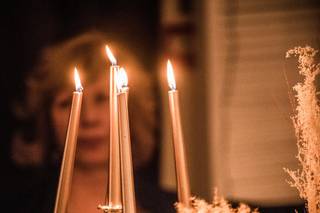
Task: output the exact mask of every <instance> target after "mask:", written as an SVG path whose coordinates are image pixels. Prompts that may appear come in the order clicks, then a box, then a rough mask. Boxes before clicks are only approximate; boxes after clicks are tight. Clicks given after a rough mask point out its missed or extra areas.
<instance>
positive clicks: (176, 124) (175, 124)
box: [168, 90, 190, 207]
mask: <svg viewBox="0 0 320 213" xmlns="http://www.w3.org/2000/svg"><path fill="white" fill-rule="evenodd" d="M168 94H169V108H170V114H171V122H172V129H173V147H174V155H175V163H176V177H177V188H178V199H179V202H181V203H182V204H184V206H186V207H189V206H190V186H189V177H188V168H187V165H186V155H185V150H184V144H183V134H182V128H181V119H180V107H179V94H178V91H176V90H171V91H169V92H168Z"/></svg>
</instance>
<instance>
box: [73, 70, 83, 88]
mask: <svg viewBox="0 0 320 213" xmlns="http://www.w3.org/2000/svg"><path fill="white" fill-rule="evenodd" d="M74 82H75V85H76V90H77V91H82V89H83V88H82V85H81V81H80V76H79V73H78V70H77V68H76V67H75V68H74Z"/></svg>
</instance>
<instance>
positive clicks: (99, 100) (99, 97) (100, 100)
mask: <svg viewBox="0 0 320 213" xmlns="http://www.w3.org/2000/svg"><path fill="white" fill-rule="evenodd" d="M107 100H108V99H107V96H106V95H105V94H104V93H99V94H96V96H95V102H96V103H104V102H106V101H107Z"/></svg>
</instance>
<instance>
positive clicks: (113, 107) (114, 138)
mask: <svg viewBox="0 0 320 213" xmlns="http://www.w3.org/2000/svg"><path fill="white" fill-rule="evenodd" d="M106 52H107V55H108V58H109V60H110V62H111V66H110V90H109V92H110V96H109V104H110V107H109V109H110V155H109V204H108V206H109V208H111V209H114V210H115V209H121V208H122V202H121V173H120V144H119V127H118V107H117V106H118V105H117V87H116V83H115V77H116V73H117V72H118V71H119V69H120V68H119V66H118V65H117V60H116V58H115V57H114V56H113V54H112V52H111V50H110V49H109V47H108V46H106Z"/></svg>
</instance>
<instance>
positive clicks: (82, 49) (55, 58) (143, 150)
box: [12, 32, 157, 166]
mask: <svg viewBox="0 0 320 213" xmlns="http://www.w3.org/2000/svg"><path fill="white" fill-rule="evenodd" d="M106 38H107V37H106V36H105V35H104V34H102V33H100V32H88V33H85V34H82V35H80V36H77V37H75V38H72V39H70V40H68V41H65V42H62V43H59V44H57V45H55V46H53V47H49V48H47V49H45V50H44V52H43V54H42V56H41V58H40V60H39V63H38V64H37V65H36V67H35V69H34V70H33V71H32V72H31V73H30V76H29V78H28V79H27V81H26V100H25V102H24V103H23V104H22V105H21V106H23V107H20V109H18V110H17V115H18V117H19V118H20V119H34V123H35V127H34V128H36V130H37V131H35V135H34V140H35V141H37V143H40V144H42V146H40V147H41V149H43V150H38V152H41V151H43V152H42V153H43V158H42V159H43V160H44V161H46V160H47V161H49V162H50V161H52V159H54V157H52V153H53V152H54V151H53V150H55V149H54V147H55V141H54V140H55V139H54V135H53V131H52V126H51V122H50V119H51V118H50V107H51V104H52V100H53V98H54V97H55V95H56V94H57V92H58V91H59V90H62V89H66V88H70V91H72V90H71V87H73V82H72V81H71V80H70V79H71V78H70V75H71V73H72V72H71V71H72V69H73V67H74V66H75V65H76V66H77V67H78V68H79V70H81V71H82V74H83V75H84V78H85V80H86V81H87V82H90V81H91V82H92V81H94V80H95V79H96V78H97V77H99V76H101V74H105V76H106V77H107V76H108V75H106V73H107V72H108V71H109V65H108V63H109V62H108V59H107V58H106V54H105V49H104V48H105V45H106V44H107V43H108V45H110V46H111V47H112V51H113V52H114V55H115V56H116V57H117V59H118V61H119V62H120V64H121V65H123V66H124V67H125V68H126V70H127V72H128V76H129V86H130V96H129V114H130V123H131V125H130V128H131V133H132V135H131V137H132V141H133V147H132V149H133V159H134V162H135V165H136V166H144V165H146V164H147V163H148V162H149V161H150V159H151V157H152V155H153V154H154V150H155V146H156V145H155V132H156V129H157V122H156V104H155V84H153V82H152V80H153V79H152V77H151V75H150V73H147V72H146V71H144V69H143V67H142V66H141V64H139V63H137V59H136V58H135V57H134V56H133V55H131V54H127V53H128V50H127V49H124V48H121V47H120V46H119V45H117V44H114V43H110V42H108V41H107V39H106ZM89 70H90V72H89ZM83 71H84V73H83ZM106 81H108V80H107V79H106ZM23 145H26V146H27V144H26V143H20V144H19V146H20V147H21V146H23ZM19 146H13V150H12V151H13V156H19V150H20V149H19ZM37 147H39V146H37ZM38 149H39V148H38ZM23 150H24V151H25V149H23ZM16 161H17V162H18V163H19V164H22V165H23V164H24V165H27V164H30V159H29V160H28V159H25V160H16ZM39 163H40V164H42V163H43V162H39Z"/></svg>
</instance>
